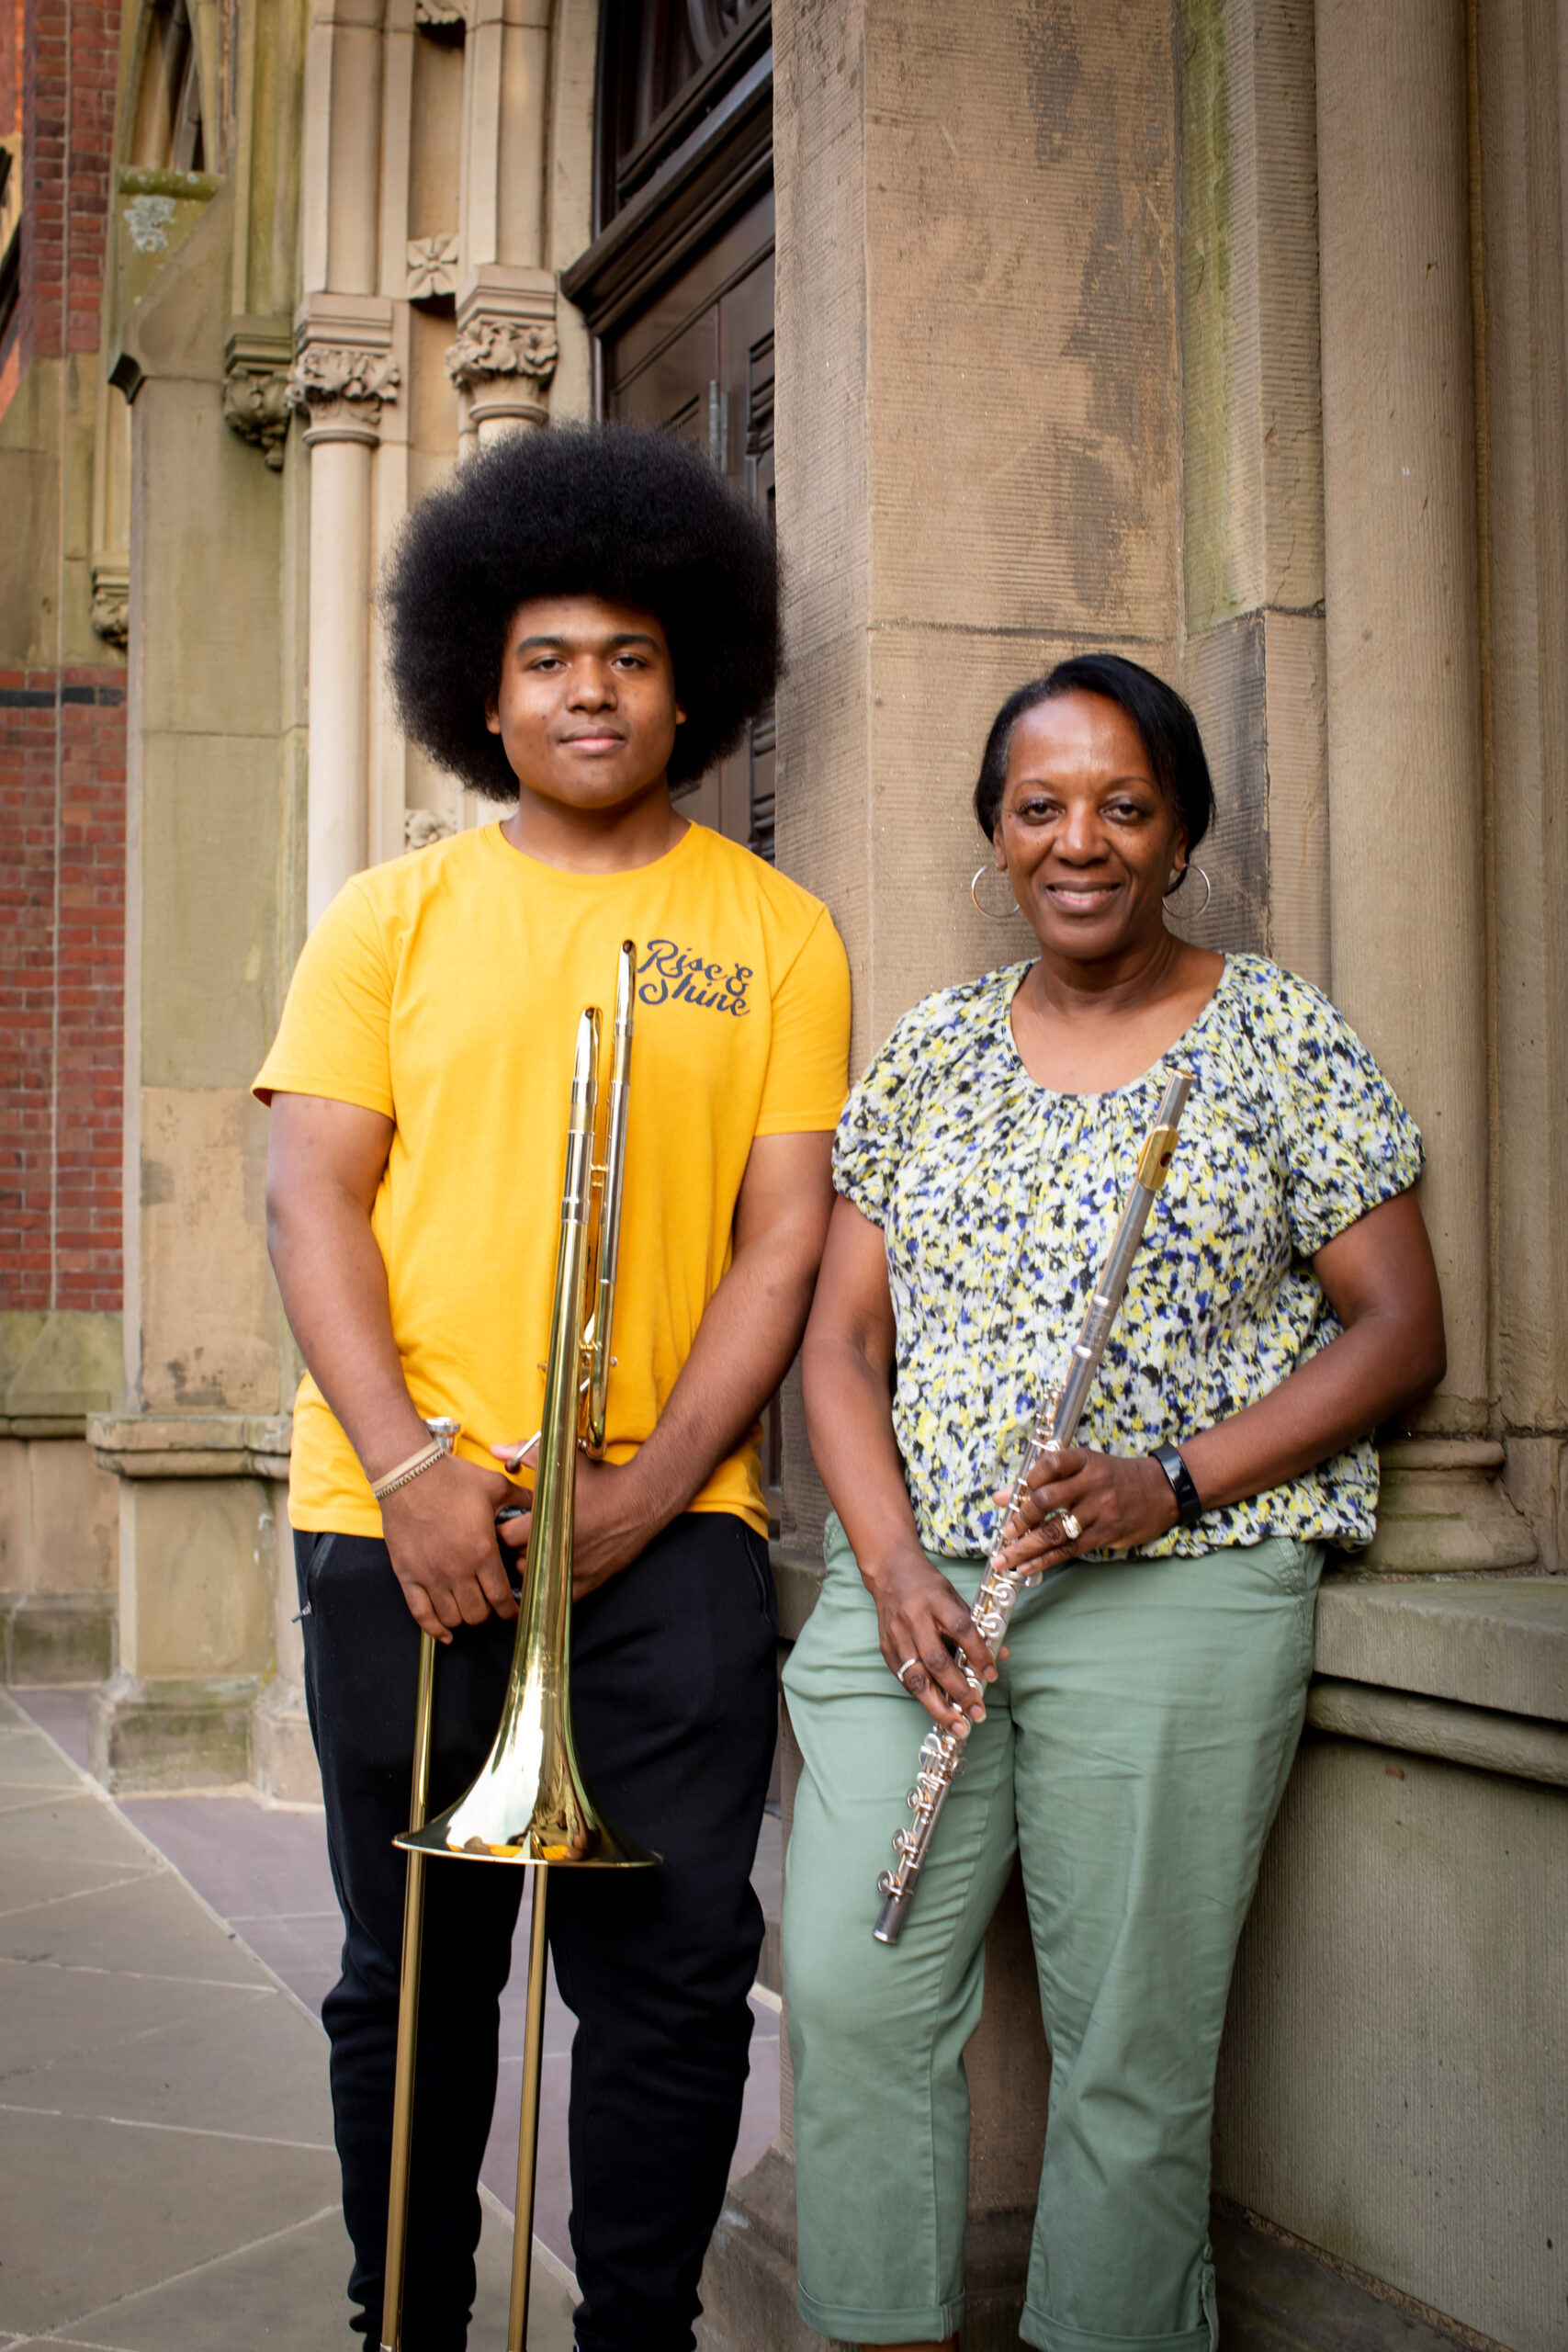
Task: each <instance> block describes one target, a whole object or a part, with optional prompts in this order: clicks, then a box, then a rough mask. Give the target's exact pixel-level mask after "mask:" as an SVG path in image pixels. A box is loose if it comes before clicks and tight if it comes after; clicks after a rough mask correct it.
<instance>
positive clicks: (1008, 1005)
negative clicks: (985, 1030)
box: [1000, 956, 1235, 1103]
mask: <svg viewBox="0 0 1568 2352" xmlns="http://www.w3.org/2000/svg"><path fill="white" fill-rule="evenodd" d="M1038 960H1039V959H1038V957H1036V956H1031V957H1030V959H1029V961H1028V963H1027V964H1025V965H1024V967H1023V968H1022V970H1021V972H1020V973H1019V977H1018V978H1017V979H1016V980H1015V981H1014V982H1013V985H1012V986H1011V987H1010V989H1008V990H1007V994H1006V997H1005V999H1004V1001H1003V1004H1002V1027H1003V1030H1004V1032H1005V1035H1006V1038H1007V1050H1008V1052H1009V1053H1010V1056H1011V1057H1012V1060H1013V1063H1014V1066H1015V1067H1016V1069H1017V1071H1018V1074H1019V1076H1020V1077H1021V1078H1022V1079H1023V1080H1025V1082H1026V1083H1027V1084H1028V1085H1030V1086H1032V1088H1033V1090H1034V1091H1035V1093H1036V1094H1042V1095H1048V1096H1049V1097H1050V1099H1051V1100H1052V1101H1053V1102H1054V1103H1111V1102H1114V1100H1115V1099H1116V1097H1117V1096H1118V1095H1119V1094H1130V1093H1131V1092H1132V1091H1133V1090H1134V1087H1138V1086H1144V1085H1146V1084H1147V1082H1148V1080H1150V1079H1151V1078H1152V1077H1153V1076H1154V1073H1155V1072H1156V1069H1159V1068H1160V1067H1161V1066H1162V1064H1164V1063H1166V1062H1168V1061H1169V1060H1170V1059H1171V1057H1172V1056H1173V1055H1175V1054H1178V1053H1179V1052H1180V1050H1181V1048H1182V1047H1183V1046H1186V1045H1187V1044H1188V1043H1189V1041H1190V1039H1191V1038H1193V1037H1195V1036H1196V1035H1197V1034H1198V1032H1199V1030H1200V1029H1201V1027H1202V1026H1203V1023H1204V1022H1205V1021H1207V1019H1208V1018H1209V1015H1210V1013H1211V1012H1213V1009H1214V1006H1215V1004H1216V1003H1217V1002H1218V1001H1219V999H1220V996H1221V993H1222V992H1223V990H1224V988H1225V987H1226V985H1227V983H1228V982H1229V979H1230V976H1231V972H1232V970H1233V968H1234V967H1235V956H1224V958H1223V960H1222V962H1221V965H1220V971H1219V977H1218V978H1217V979H1216V980H1215V982H1214V985H1213V988H1212V989H1210V990H1209V993H1208V995H1207V996H1206V997H1205V998H1204V1000H1203V1001H1202V1003H1201V1005H1200V1006H1199V1008H1198V1010H1197V1012H1195V1013H1194V1014H1193V1016H1192V1018H1191V1020H1190V1022H1189V1023H1188V1024H1187V1026H1186V1028H1185V1029H1183V1030H1182V1031H1181V1032H1180V1033H1179V1035H1177V1036H1175V1037H1173V1038H1172V1039H1171V1041H1170V1043H1169V1045H1168V1046H1165V1047H1164V1048H1163V1050H1162V1051H1161V1052H1159V1053H1157V1054H1156V1056H1155V1057H1154V1059H1153V1061H1152V1062H1150V1064H1149V1066H1148V1068H1147V1069H1142V1070H1140V1071H1139V1072H1138V1074H1137V1076H1136V1077H1135V1078H1128V1079H1123V1080H1122V1083H1121V1085H1120V1086H1101V1087H1097V1088H1089V1087H1075V1088H1071V1089H1069V1088H1066V1087H1060V1086H1045V1085H1043V1083H1042V1082H1041V1080H1039V1079H1037V1078H1036V1077H1035V1076H1034V1074H1033V1072H1032V1070H1031V1069H1030V1067H1029V1065H1028V1063H1027V1062H1026V1061H1025V1060H1024V1058H1023V1056H1022V1055H1021V1053H1020V1051H1019V1047H1018V1039H1017V1037H1016V1035H1014V1033H1013V1025H1012V1008H1013V1001H1014V999H1015V998H1016V997H1017V995H1018V992H1019V989H1021V988H1022V986H1023V984H1024V981H1025V980H1026V979H1027V978H1029V975H1030V973H1031V972H1032V970H1033V969H1034V967H1035V964H1036V963H1037V962H1038ZM1015 971H1018V967H1017V965H1010V966H1008V967H1006V969H1004V971H1003V972H1002V974H1001V975H1000V977H1001V978H1002V979H1003V980H1004V981H1005V980H1007V978H1009V977H1010V974H1011V973H1012V972H1015Z"/></svg>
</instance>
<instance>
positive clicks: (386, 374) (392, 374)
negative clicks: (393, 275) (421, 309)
mask: <svg viewBox="0 0 1568 2352" xmlns="http://www.w3.org/2000/svg"><path fill="white" fill-rule="evenodd" d="M295 344H296V349H297V353H298V356H297V357H296V359H295V362H294V366H293V369H292V371H291V372H290V375H289V378H288V390H287V392H286V394H285V400H286V404H287V406H288V409H289V410H290V411H298V412H299V414H300V415H301V416H302V417H303V418H304V420H305V446H306V447H307V448H311V447H314V446H315V444H316V443H317V442H318V441H367V442H370V443H372V444H373V443H375V442H377V441H378V440H379V439H380V437H381V410H382V407H383V406H384V404H385V403H386V402H388V401H395V400H396V399H397V397H398V390H399V387H400V384H401V382H402V370H401V369H400V368H399V366H398V363H397V361H396V360H395V359H394V358H393V357H392V349H391V345H392V306H391V304H390V303H389V302H386V301H378V300H375V299H373V298H371V297H368V296H354V295H332V294H326V295H316V296H312V297H310V299H309V300H308V301H307V303H306V305H305V307H304V309H303V310H302V311H301V312H300V314H299V318H298V319H297V320H296V322H295Z"/></svg>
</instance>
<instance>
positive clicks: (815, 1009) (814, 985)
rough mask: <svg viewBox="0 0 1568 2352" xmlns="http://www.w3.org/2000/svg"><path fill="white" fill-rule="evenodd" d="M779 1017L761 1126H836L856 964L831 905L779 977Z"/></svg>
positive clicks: (799, 1131)
mask: <svg viewBox="0 0 1568 2352" xmlns="http://www.w3.org/2000/svg"><path fill="white" fill-rule="evenodd" d="M849 1070H850V963H849V957H848V956H846V955H845V954H844V945H843V942H842V940H841V939H840V937H839V934H838V933H837V932H836V931H835V930H834V928H833V922H832V918H831V917H830V915H829V912H828V910H827V908H826V907H824V908H823V909H822V911H821V912H820V914H818V917H817V920H816V922H814V923H813V924H812V926H811V929H810V931H809V932H808V933H807V935H806V939H805V942H804V944H803V945H802V947H801V950H800V953H799V955H798V956H796V957H795V961H794V962H793V963H792V964H791V965H790V967H789V968H788V970H787V971H786V972H785V973H784V978H783V979H782V980H781V981H780V982H779V984H778V988H777V989H776V990H775V992H774V996H773V1045H772V1048H771V1050H770V1052H769V1055H768V1075H767V1080H766V1082H765V1083H764V1085H763V1088H762V1105H761V1111H760V1113H759V1114H758V1118H757V1130H756V1131H757V1133H758V1134H759V1135H760V1136H790V1135H805V1134H808V1133H813V1132H816V1133H819V1132H821V1131H822V1130H823V1129H825V1128H829V1127H833V1126H836V1125H837V1124H838V1118H839V1113H840V1111H841V1110H842V1109H843V1106H844V1096H845V1095H846V1093H847V1092H848V1091H849Z"/></svg>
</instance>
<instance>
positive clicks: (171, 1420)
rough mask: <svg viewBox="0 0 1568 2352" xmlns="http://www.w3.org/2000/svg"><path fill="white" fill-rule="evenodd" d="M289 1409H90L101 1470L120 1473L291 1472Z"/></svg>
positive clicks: (253, 1475) (231, 1474) (90, 1427)
mask: <svg viewBox="0 0 1568 2352" xmlns="http://www.w3.org/2000/svg"><path fill="white" fill-rule="evenodd" d="M293 1428H294V1419H293V1415H292V1414H290V1413H190V1414H161V1413H89V1414H88V1416H87V1442H88V1444H89V1445H90V1446H91V1447H92V1449H93V1459H94V1461H95V1462H96V1464H97V1465H98V1467H99V1469H100V1470H112V1471H114V1472H115V1473H116V1474H117V1476H119V1477H121V1478H287V1477H288V1456H289V1451H290V1448H291V1446H292V1443H293Z"/></svg>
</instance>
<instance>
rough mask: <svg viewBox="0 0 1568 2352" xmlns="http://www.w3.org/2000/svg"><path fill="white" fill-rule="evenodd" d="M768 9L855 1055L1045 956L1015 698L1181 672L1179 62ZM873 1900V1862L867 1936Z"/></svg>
mask: <svg viewBox="0 0 1568 2352" xmlns="http://www.w3.org/2000/svg"><path fill="white" fill-rule="evenodd" d="M773 59H774V138H775V147H774V158H775V183H776V190H777V202H778V280H777V287H778V293H777V303H778V310H777V320H778V345H777V349H778V358H779V374H778V380H777V402H778V442H777V452H778V468H779V471H778V519H779V536H780V542H781V547H782V551H783V554H784V576H785V581H786V595H787V600H788V602H787V610H786V637H787V641H788V643H789V647H790V670H789V674H788V676H787V677H786V678H785V680H784V683H783V684H782V685H781V687H780V692H779V707H778V718H779V745H780V752H779V758H780V775H779V786H778V845H779V861H780V864H781V865H782V866H783V867H784V870H785V871H786V872H788V873H790V874H792V875H794V876H796V877H797V878H798V879H799V880H801V881H802V882H804V883H805V884H806V885H807V888H811V889H814V890H817V891H818V892H819V893H820V894H821V896H822V897H823V898H825V899H827V900H828V902H829V905H830V907H831V908H832V910H833V914H834V917H835V920H836V921H837V922H838V925H839V928H840V932H841V933H842V935H843V937H844V940H845V943H846V944H847V946H848V949H849V954H850V960H851V967H852V975H853V983H854V1039H853V1049H852V1058H853V1062H854V1064H855V1066H856V1067H857V1068H859V1067H863V1066H864V1063H865V1062H866V1060H867V1059H868V1058H869V1057H870V1055H871V1054H872V1053H873V1052H874V1050H875V1048H876V1047H877V1046H879V1045H880V1044H881V1043H882V1041H883V1039H884V1038H885V1037H886V1035H887V1032H888V1030H889V1029H890V1028H891V1026H892V1024H893V1023H894V1021H895V1020H896V1019H897V1017H898V1015H899V1014H900V1013H902V1012H904V1011H905V1010H906V1009H907V1008H908V1006H909V1005H910V1004H911V1003H913V1002H914V1001H915V1000H916V999H917V998H918V997H919V996H920V995H921V994H923V993H924V992H925V991H926V990H928V989H933V988H936V987H938V986H941V985H942V984H944V983H947V982H951V981H953V980H954V979H957V978H962V977H964V975H965V974H974V973H979V972H982V971H984V970H986V969H987V968H988V967H991V966H994V965H996V964H998V963H1000V962H1002V961H1004V960H1005V959H1006V958H1008V957H1009V956H1019V955H1022V954H1024V953H1025V952H1027V949H1028V947H1029V944H1030V934H1029V933H1027V931H1026V930H1024V928H1023V927H1022V925H1021V924H1019V925H1017V926H1014V927H1012V928H1010V929H1005V928H999V927H997V926H994V925H992V924H989V923H987V922H984V921H983V920H982V918H981V917H980V916H979V915H978V914H977V913H976V910H975V909H974V907H973V905H972V904H971V902H970V899H969V892H968V885H969V876H971V874H972V873H973V872H974V870H975V867H976V865H977V864H979V862H980V860H981V858H982V856H983V855H984V854H985V845H984V843H982V842H980V840H979V839H978V837H977V835H976V829H975V821H974V817H973V814H972V812H971V809H970V800H969V796H970V791H971V788H972V786H973V782H974V777H975V773H976V767H977V765H978V762H979V757H980V751H981V747H982V744H983V742H984V739H985V732H986V729H987V726H988V724H989V721H990V719H991V717H992V716H993V714H994V712H995V710H996V708H997V707H998V704H999V703H1000V702H1001V701H1002V699H1003V698H1004V696H1005V695H1007V694H1008V693H1009V692H1010V690H1011V689H1012V688H1013V687H1014V686H1016V685H1018V684H1021V682H1022V681H1023V680H1024V679H1027V678H1030V677H1032V676H1036V675H1038V674H1039V673H1040V672H1041V671H1042V670H1043V669H1045V668H1047V667H1048V666H1049V665H1050V663H1051V662H1052V661H1053V660H1055V659H1056V658H1058V657H1059V656H1060V655H1062V654H1065V653H1066V652H1067V651H1068V650H1072V649H1075V648H1081V647H1083V646H1084V645H1086V644H1102V645H1107V646H1111V647H1116V648H1118V649H1122V650H1126V651H1127V652H1128V653H1130V654H1132V655H1133V656H1134V658H1136V659H1139V660H1141V661H1144V662H1148V663H1149V664H1150V665H1151V666H1152V667H1154V668H1156V669H1160V670H1163V671H1164V672H1165V673H1166V674H1167V675H1171V674H1173V673H1174V667H1175V651H1176V643H1177V637H1178V621H1179V591H1180V552H1179V549H1180V527H1181V513H1180V489H1179V481H1180V465H1179V458H1180V452H1179V413H1178V404H1177V395H1176V387H1177V383H1178V380H1179V367H1178V356H1179V355H1178V318H1177V310H1176V282H1177V268H1176V251H1175V243H1174V222H1175V220H1176V216H1177V201H1176V195H1177V191H1176V184H1175V182H1176V86H1175V58H1174V54H1173V48H1172V42H1171V25H1170V15H1169V11H1168V8H1165V7H1163V6H1159V5H1156V0H1147V5H1145V0H1134V5H1133V6H1130V7H1128V8H1126V9H1124V10H1123V11H1122V15H1121V17H1120V18H1119V21H1118V28H1117V38H1116V39H1115V40H1114V41H1108V40H1106V38H1105V24H1104V12H1103V10H1102V9H1100V8H1097V7H1096V6H1093V5H1092V0H1063V5H1060V6H1054V7H1052V8H1051V9H1049V10H1033V9H1025V10H1003V9H984V10H978V11H976V10H969V11H953V10H951V9H947V8H939V7H937V6H934V5H920V6H911V5H909V0H846V5H844V6H840V7H836V8H833V9H830V10H824V9H822V8H820V7H818V6H814V5H812V0H775V6H774V9H773ZM821 1515H822V1498H821V1494H820V1489H819V1487H818V1486H817V1483H816V1481H815V1478H814V1477H813V1476H812V1474H811V1469H810V1463H809V1457H808V1454H807V1449H806V1446H805V1442H804V1432H803V1430H802V1428H801V1424H800V1417H799V1413H798V1410H797V1409H796V1408H795V1404H794V1402H793V1401H792V1400H791V1398H790V1397H788V1396H787V1395H786V1413H785V1464H784V1513H783V1528H784V1544H785V1545H786V1546H787V1547H788V1550H789V1553H790V1555H791V1556H792V1557H794V1558H796V1559H798V1560H799V1561H800V1562H801V1563H803V1564H804V1563H805V1562H806V1561H807V1560H809V1558H810V1556H811V1555H812V1554H813V1552H816V1553H817V1555H818V1558H819V1544H820V1533H821ZM912 1762H913V1758H912V1756H911V1768H912ZM786 1769H787V1768H786ZM895 1826H896V1825H895V1823H894V1822H893V1821H892V1820H890V1821H889V1823H888V1835H889V1836H890V1837H891V1835H892V1831H893V1829H894V1827H895ZM1014 1901H1015V1898H1014V1897H1010V1898H1009V1899H1008V1901H1007V1902H1006V1903H1004V1905H1002V1907H1001V1908H1000V1910H999V1911H998V1915H997V1917H996V1919H995V1920H994V1921H993V1923H992V1926H991V1929H990V1934H989V1938H988V1940H987V1985H986V2006H985V2013H984V2017H983V2019H982V2023H981V2026H980V2029H979V2032H978V2034H977V2036H976V2041H975V2043H974V2044H973V2045H972V2047H971V2051H970V2052H969V2057H968V2064H969V2069H970V2083H971V2092H972V2098H973V2105H974V2129H973V2135H972V2143H971V2165H970V2187H971V2199H970V2214H969V2274H970V2280H971V2285H972V2288H973V2290H974V2294H975V2307H974V2311H973V2313H972V2317H971V2323H970V2325H969V2327H968V2328H967V2330H966V2337H967V2340H968V2341H969V2342H970V2343H971V2344H981V2345H988V2344H990V2343H993V2342H994V2343H996V2344H997V2345H998V2346H1000V2345H1001V2344H1002V2343H1003V2342H1005V2341H1007V2340H1008V2338H1009V2337H1010V2335H1011V2334H1012V2332H1013V2330H1014V2329H1015V2328H1016V2324H1017V2315H1018V2312H1019V2309H1020V2306H1021V2300H1022V2289H1023V2267H1024V2264H1023V2257H1024V2253H1025V2248H1026V2245H1027V2231H1028V2223H1027V2218H1026V2217H1027V2215H1028V2213H1029V2212H1030V2211H1032V2205H1033V2199H1034V2191H1035V2186H1036V2182H1037V2178H1038V2171H1039V2163H1040V2154H1041V2148H1042V2144H1043V2134H1044V2082H1045V2061H1044V2052H1043V2042H1042V2036H1041V2030H1040V2025H1039V2005H1038V1994H1037V1989H1036V1985H1035V1981H1034V1971H1033V1965H1032V1957H1031V1955H1030V1953H1029V1951H1028V1941H1027V1937H1026V1936H1025V1935H1023V1934H1022V1933H1021V1921H1020V1919H1019V1917H1018V1913H1017V1911H1016V1909H1015V1908H1014ZM874 1903H875V1897H874V1889H871V1888H869V1887H868V1888H867V1890H866V1905H867V1909H866V1933H867V1937H868V1938H869V1936H870V1933H871V1927H872V1923H873V1917H874ZM791 2171H792V2160H791V2152H790V2149H789V2146H788V2143H787V2139H786V2140H784V2141H781V2143H779V2145H778V2147H777V2148H776V2149H775V2150H774V2151H773V2152H772V2153H771V2154H770V2155H769V2156H768V2157H767V2158H765V2159H764V2161H763V2164H762V2165H761V2166H759V2167H758V2169H757V2171H756V2172H754V2173H753V2174H752V2175H751V2176H750V2178H749V2179H748V2180H746V2181H744V2182H740V2183H738V2184H736V2185H735V2186H734V2188H732V2190H731V2194H730V2199H729V2203H728V2210H727V2214H726V2218H725V2221H724V2222H723V2224H722V2227H721V2232H720V2234H719V2237H718V2238H716V2242H715V2248H714V2254H713V2256H712V2257H710V2262H709V2266H708V2270H707V2274H706V2276H705V2284H704V2300H705V2308H706V2313H707V2316H706V2318H705V2331H706V2337H707V2340H708V2341H709V2343H710V2344H712V2345H713V2346H715V2347H724V2352H728V2347H730V2346H741V2345H744V2346H747V2347H748V2352H752V2348H753V2347H757V2346H774V2345H777V2346H784V2345H791V2346H793V2345H796V2344H798V2345H800V2346H805V2345H807V2344H808V2343H809V2342H810V2341H811V2339H810V2338H809V2336H808V2335H807V2332H806V2331H805V2330H804V2329H803V2328H802V2327H801V2326H800V2324H799V2323H798V2321H797V2320H796V2319H795V2315H794V2311H793V2279H792V2276H791V2273H792V2269H793V2252H794V2211H793V2181H792V2178H791Z"/></svg>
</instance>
